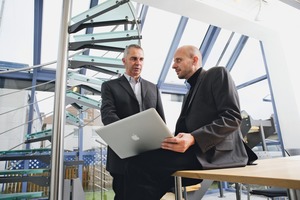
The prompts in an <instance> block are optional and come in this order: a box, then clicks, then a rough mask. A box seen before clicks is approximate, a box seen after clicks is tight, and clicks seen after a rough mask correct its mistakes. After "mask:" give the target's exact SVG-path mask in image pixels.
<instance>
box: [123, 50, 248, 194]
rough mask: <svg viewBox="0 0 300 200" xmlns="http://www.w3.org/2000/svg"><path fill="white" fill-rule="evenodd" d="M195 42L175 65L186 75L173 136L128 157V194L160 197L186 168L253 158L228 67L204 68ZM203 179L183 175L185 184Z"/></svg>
mask: <svg viewBox="0 0 300 200" xmlns="http://www.w3.org/2000/svg"><path fill="white" fill-rule="evenodd" d="M201 65H202V56H201V53H200V51H199V49H197V48H196V47H194V46H188V45H187V46H182V47H180V48H178V49H177V51H176V52H175V55H174V64H173V66H172V68H173V69H174V70H175V72H176V73H177V76H178V78H179V79H186V80H187V83H188V84H189V88H190V89H189V92H188V93H187V94H186V96H185V98H184V101H183V104H182V110H181V113H180V116H179V118H178V120H177V124H176V129H175V137H173V138H166V139H165V140H164V142H163V143H162V146H161V147H162V148H161V149H159V150H155V151H150V152H146V153H143V154H141V155H139V156H135V157H132V158H130V159H129V161H128V163H127V164H126V176H125V180H126V184H125V185H126V189H125V194H126V198H125V200H139V199H143V200H159V199H160V198H161V197H162V196H163V195H164V194H165V193H166V192H167V191H168V190H170V188H172V187H173V186H174V177H172V174H173V173H174V172H175V171H177V170H183V169H198V170H199V169H213V168H226V167H238V166H245V165H246V164H247V162H248V161H249V159H248V155H247V151H246V148H245V146H244V143H243V140H242V136H241V131H240V124H241V120H242V118H241V114H240V107H239V98H238V93H237V91H236V87H235V84H234V82H233V80H232V78H231V76H230V74H229V72H228V71H227V70H226V69H225V68H224V67H213V68H211V69H209V70H204V69H203V68H202V67H201ZM196 182H201V180H200V181H199V180H192V179H186V180H184V182H183V183H184V185H188V184H195V183H196Z"/></svg>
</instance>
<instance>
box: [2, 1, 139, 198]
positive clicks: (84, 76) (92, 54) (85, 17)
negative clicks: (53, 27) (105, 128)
mask: <svg viewBox="0 0 300 200" xmlns="http://www.w3.org/2000/svg"><path fill="white" fill-rule="evenodd" d="M69 24H70V25H69V27H68V31H69V48H68V50H69V51H70V52H71V51H73V52H76V51H78V50H84V51H83V53H81V54H79V55H75V56H73V57H72V58H70V60H69V61H68V75H67V85H66V87H67V89H68V90H67V93H66V104H65V105H66V106H73V107H74V108H75V109H76V110H78V113H79V114H78V115H74V114H72V113H70V112H66V121H67V122H68V123H70V124H73V125H75V126H77V127H78V129H79V130H82V128H83V126H84V120H83V119H82V116H81V115H80V113H81V112H82V111H85V110H87V109H100V106H101V102H100V101H97V100H94V99H92V98H89V97H88V96H87V94H89V95H91V94H96V95H101V84H102V83H103V82H104V81H106V80H109V79H110V78H114V77H118V76H120V75H121V74H123V73H124V71H125V69H124V67H123V64H122V60H121V57H120V56H121V55H122V52H123V51H124V49H125V47H126V46H127V45H129V44H133V43H135V44H140V40H141V38H142V37H141V34H140V27H139V26H140V20H138V19H137V17H136V14H135V7H134V6H133V4H132V3H131V2H130V1H128V0H122V1H112V0H107V1H105V2H103V3H101V4H99V5H96V6H94V7H92V8H90V9H89V10H87V11H85V12H83V13H81V14H79V15H77V16H75V17H72V18H71V21H70V23H69ZM84 29H89V30H93V31H92V32H93V33H90V32H91V31H89V32H86V33H83V30H84ZM58 67H59V66H58ZM56 87H63V86H56ZM79 132H82V131H79ZM52 134H53V131H52V129H46V130H40V131H38V132H35V133H29V134H27V135H26V137H25V141H24V144H27V149H24V150H8V151H1V152H0V162H2V161H4V162H6V163H9V162H10V161H17V162H24V163H25V162H27V166H26V164H24V168H23V169H13V168H9V167H7V168H6V169H5V170H1V171H0V184H6V183H10V182H33V183H35V184H37V185H40V186H46V187H49V184H50V181H51V180H50V173H51V171H50V169H49V166H50V165H49V163H50V160H51V159H50V156H51V152H52V149H51V148H50V149H49V148H41V149H32V148H30V144H33V143H36V142H43V141H48V142H49V141H50V142H51V141H52ZM81 142H82V141H81ZM79 146H80V145H79ZM52 148H56V147H55V146H52ZM81 153H82V149H80V148H79V149H78V152H77V154H79V155H82V154H81ZM79 158H80V156H79ZM31 159H35V160H38V161H40V162H43V163H45V164H46V168H43V169H31V168H29V167H28V160H31ZM81 159H82V157H81ZM82 162H83V161H82V160H80V159H79V160H77V164H79V165H82ZM68 165H70V163H68ZM75 165H76V163H75ZM70 192H71V191H70ZM73 192H74V191H73ZM80 195H82V194H80ZM48 196H49V194H47V193H45V192H42V191H38V192H26V190H25V191H24V190H23V191H22V193H12V194H1V193H0V199H24V198H38V199H48ZM71 196H73V197H74V196H76V193H75V194H72V195H71ZM101 199H102V197H101Z"/></svg>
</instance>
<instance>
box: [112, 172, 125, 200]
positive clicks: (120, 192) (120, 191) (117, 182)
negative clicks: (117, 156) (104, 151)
mask: <svg viewBox="0 0 300 200" xmlns="http://www.w3.org/2000/svg"><path fill="white" fill-rule="evenodd" d="M110 175H111V176H112V177H113V181H112V188H113V191H114V193H115V197H114V200H124V175H123V174H116V173H110Z"/></svg>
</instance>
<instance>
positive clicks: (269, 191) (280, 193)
mask: <svg viewBox="0 0 300 200" xmlns="http://www.w3.org/2000/svg"><path fill="white" fill-rule="evenodd" d="M285 152H286V154H287V156H296V155H300V148H289V149H285ZM249 193H250V194H252V195H262V196H265V197H268V198H271V199H272V200H273V199H274V198H275V197H289V192H288V189H286V188H278V187H270V188H266V189H257V190H256V189H254V190H251V191H250V192H249Z"/></svg>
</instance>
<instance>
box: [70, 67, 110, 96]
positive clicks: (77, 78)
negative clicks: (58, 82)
mask: <svg viewBox="0 0 300 200" xmlns="http://www.w3.org/2000/svg"><path fill="white" fill-rule="evenodd" d="M104 81H106V80H105V79H100V78H95V77H89V76H86V75H83V74H79V73H75V72H69V73H68V82H67V84H68V86H69V87H83V88H85V89H87V90H90V91H92V92H94V93H99V94H100V93H101V85H102V83H103V82H104Z"/></svg>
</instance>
